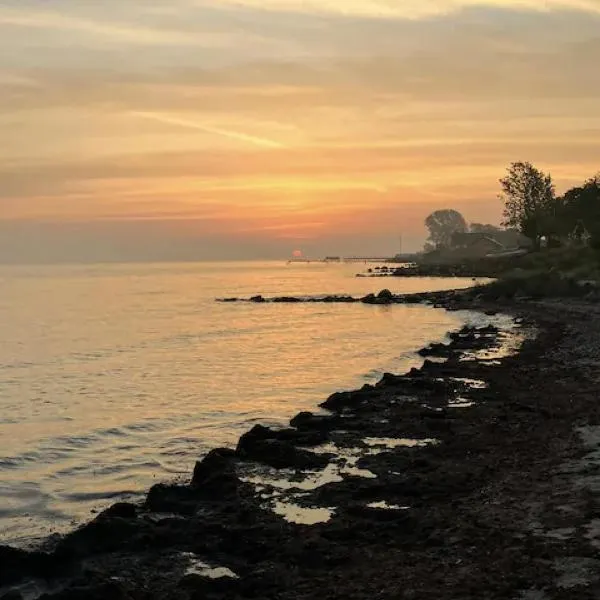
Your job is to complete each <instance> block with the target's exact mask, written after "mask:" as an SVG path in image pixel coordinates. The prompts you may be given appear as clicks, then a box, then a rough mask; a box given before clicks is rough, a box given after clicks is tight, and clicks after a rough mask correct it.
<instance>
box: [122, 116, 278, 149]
mask: <svg viewBox="0 0 600 600" xmlns="http://www.w3.org/2000/svg"><path fill="white" fill-rule="evenodd" d="M130 114H131V116H133V117H138V118H140V119H148V120H150V121H157V122H159V123H165V124H166V125H175V126H176V127H184V128H187V129H195V130H198V131H202V132H204V133H209V134H211V135H218V136H222V137H225V138H227V139H230V140H234V141H236V142H243V143H244V144H251V145H254V146H258V147H260V148H284V145H283V144H281V143H279V142H277V141H275V140H270V139H267V138H264V137H258V136H255V135H248V134H246V133H242V132H240V131H230V130H227V129H221V128H219V127H213V126H211V125H206V124H203V123H198V122H196V121H192V120H190V119H182V118H180V117H175V116H172V115H166V114H160V113H150V112H131V113H130Z"/></svg>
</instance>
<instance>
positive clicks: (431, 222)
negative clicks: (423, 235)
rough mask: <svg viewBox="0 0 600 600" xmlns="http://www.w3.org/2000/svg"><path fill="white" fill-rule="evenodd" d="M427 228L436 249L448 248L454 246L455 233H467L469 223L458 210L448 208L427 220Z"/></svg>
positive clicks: (430, 240) (432, 214) (435, 213)
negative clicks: (453, 237)
mask: <svg viewBox="0 0 600 600" xmlns="http://www.w3.org/2000/svg"><path fill="white" fill-rule="evenodd" d="M425 226H426V227H427V229H429V238H428V240H429V242H430V243H432V244H433V245H434V246H435V247H436V248H448V247H450V246H451V244H452V236H453V235H454V234H455V233H465V232H466V231H467V222H466V221H465V219H464V217H463V216H462V215H461V214H460V213H459V212H458V211H456V210H453V209H451V208H446V209H443V210H436V211H435V212H433V213H431V214H430V215H429V216H428V217H427V218H426V219H425Z"/></svg>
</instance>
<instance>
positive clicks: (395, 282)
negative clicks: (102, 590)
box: [0, 263, 472, 543]
mask: <svg viewBox="0 0 600 600" xmlns="http://www.w3.org/2000/svg"><path fill="white" fill-rule="evenodd" d="M360 268H361V267H360V266H356V265H354V266H349V265H327V264H320V263H313V264H292V265H286V264H285V263H196V264H152V265H139V264H136V265H129V264H125V265H94V266H55V267H54V266H53V267H48V266H45V267H0V290H1V291H0V327H1V328H2V330H1V332H2V333H1V335H0V542H5V543H6V542H10V543H24V542H27V541H29V540H31V539H33V538H36V537H39V536H44V535H47V534H49V533H52V532H55V531H59V532H60V531H64V530H65V529H68V528H70V527H72V526H73V524H76V523H79V522H81V521H84V520H87V519H89V518H90V516H91V514H90V513H91V511H92V510H96V509H100V508H102V507H104V506H106V505H107V504H109V503H110V502H112V501H114V500H115V499H117V498H118V499H132V498H134V499H136V498H139V497H140V495H141V493H142V492H143V491H144V490H146V489H147V488H148V487H149V486H150V485H152V484H153V483H155V482H157V481H164V480H172V479H175V478H178V477H188V476H189V475H190V473H191V470H192V468H193V464H194V462H195V461H196V460H197V459H198V458H199V457H201V456H202V455H203V454H205V453H206V452H207V451H208V450H209V449H210V448H213V447H216V446H219V445H226V446H233V445H234V444H235V443H236V441H237V438H238V437H239V435H240V434H241V433H243V432H244V431H245V430H247V429H248V428H249V427H251V426H252V424H254V423H255V422H261V423H265V424H279V423H284V422H286V421H287V420H288V419H289V418H290V417H291V416H293V415H294V414H295V413H296V412H298V411H299V410H311V409H312V410H314V409H315V407H316V405H317V404H318V403H319V402H321V401H323V400H324V399H325V397H326V396H328V395H329V394H330V393H332V392H334V391H336V390H340V389H350V388H353V387H357V386H360V385H362V384H364V383H365V382H374V381H375V380H377V379H378V378H379V377H380V375H381V374H382V373H383V372H384V371H396V372H402V371H405V370H406V369H408V368H409V367H410V366H412V365H414V364H417V363H418V362H420V361H419V360H418V359H417V357H416V355H415V354H414V351H415V350H417V349H419V348H420V347H422V346H423V345H425V344H426V343H427V342H429V341H434V340H440V339H442V338H443V337H444V334H445V333H446V332H447V331H448V330H449V329H452V328H455V327H458V326H459V325H461V324H462V323H463V322H464V321H465V319H469V315H466V314H464V313H452V314H451V313H447V312H445V311H443V310H435V309H432V308H426V307H422V306H392V307H377V306H364V305H344V304H341V305H326V304H292V305H287V304H286V305H276V304H261V305H257V304H248V303H240V304H222V303H217V302H215V301H214V300H215V298H216V297H222V296H248V295H252V294H256V293H262V294H265V295H283V294H320V293H340V292H345V293H351V294H364V293H367V292H371V291H378V290H379V289H381V288H382V287H390V288H391V289H392V290H393V291H396V292H410V291H425V290H432V289H447V288H452V287H465V286H468V285H471V284H472V282H471V281H470V280H457V279H451V280H443V279H412V278H411V279H361V278H356V277H355V276H354V275H355V273H356V271H357V270H360ZM471 317H472V316H471Z"/></svg>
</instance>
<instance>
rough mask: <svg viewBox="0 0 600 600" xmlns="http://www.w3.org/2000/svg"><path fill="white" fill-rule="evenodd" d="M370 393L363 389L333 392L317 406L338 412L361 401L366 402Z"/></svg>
mask: <svg viewBox="0 0 600 600" xmlns="http://www.w3.org/2000/svg"><path fill="white" fill-rule="evenodd" d="M371 394H372V391H371V390H364V389H362V390H356V391H354V392H335V393H334V394H331V396H329V398H327V400H325V402H322V403H321V404H320V405H319V406H321V407H322V408H326V409H328V410H333V411H337V412H339V411H341V410H342V409H344V408H352V407H355V406H358V405H359V404H361V403H362V402H366V401H367V400H368V399H369V397H370V396H371Z"/></svg>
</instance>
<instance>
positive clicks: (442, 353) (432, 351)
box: [418, 343, 452, 358]
mask: <svg viewBox="0 0 600 600" xmlns="http://www.w3.org/2000/svg"><path fill="white" fill-rule="evenodd" d="M418 354H419V355H420V356H435V357H438V358H447V357H448V356H450V354H452V348H450V346H448V345H446V344H442V343H438V344H430V345H429V346H427V347H426V348H421V350H419V352H418Z"/></svg>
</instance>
